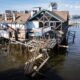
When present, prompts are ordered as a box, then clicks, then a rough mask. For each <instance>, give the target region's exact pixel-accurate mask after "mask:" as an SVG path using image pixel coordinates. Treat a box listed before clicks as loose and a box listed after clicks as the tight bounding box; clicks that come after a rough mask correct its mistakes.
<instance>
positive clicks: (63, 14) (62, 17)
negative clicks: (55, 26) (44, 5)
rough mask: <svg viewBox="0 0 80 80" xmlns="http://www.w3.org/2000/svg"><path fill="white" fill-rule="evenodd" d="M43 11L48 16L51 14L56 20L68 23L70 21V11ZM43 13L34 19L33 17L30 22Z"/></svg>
mask: <svg viewBox="0 0 80 80" xmlns="http://www.w3.org/2000/svg"><path fill="white" fill-rule="evenodd" d="M42 11H46V12H47V13H48V14H50V15H51V16H52V17H55V18H56V19H58V20H59V21H62V22H64V21H67V20H68V15H69V13H68V11H48V10H42ZM42 11H40V12H38V13H37V14H35V15H34V16H33V17H31V18H30V19H29V20H31V19H33V18H34V17H36V16H37V15H38V14H40V13H41V12H42Z"/></svg>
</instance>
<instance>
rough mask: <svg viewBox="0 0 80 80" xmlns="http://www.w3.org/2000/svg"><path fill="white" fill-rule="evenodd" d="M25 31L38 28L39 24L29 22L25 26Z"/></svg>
mask: <svg viewBox="0 0 80 80" xmlns="http://www.w3.org/2000/svg"><path fill="white" fill-rule="evenodd" d="M25 28H26V29H33V28H39V22H38V21H29V22H27V23H26V24H25Z"/></svg>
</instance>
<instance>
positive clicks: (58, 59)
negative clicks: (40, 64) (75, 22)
mask: <svg viewBox="0 0 80 80" xmlns="http://www.w3.org/2000/svg"><path fill="white" fill-rule="evenodd" d="M68 30H70V31H76V37H75V40H74V43H72V42H71V41H72V39H71V38H70V39H69V40H68V46H69V48H68V49H63V50H61V51H59V52H54V51H52V52H51V53H52V56H51V59H50V60H49V62H48V67H50V71H48V73H47V72H45V71H44V74H47V75H50V77H52V76H51V75H52V73H53V76H54V77H52V78H51V80H53V79H54V80H80V27H79V26H78V27H70V28H69V29H68ZM50 73H51V74H50Z"/></svg>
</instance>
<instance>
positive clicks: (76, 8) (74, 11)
mask: <svg viewBox="0 0 80 80" xmlns="http://www.w3.org/2000/svg"><path fill="white" fill-rule="evenodd" d="M50 2H57V4H58V10H66V11H69V12H70V14H71V15H80V0H0V12H4V11H5V10H19V11H20V10H31V9H32V7H39V6H41V7H42V8H43V9H48V7H49V3H50Z"/></svg>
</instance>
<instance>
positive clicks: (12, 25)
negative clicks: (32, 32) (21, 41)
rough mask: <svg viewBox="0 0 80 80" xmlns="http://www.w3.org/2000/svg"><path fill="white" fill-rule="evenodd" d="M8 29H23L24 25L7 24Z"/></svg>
mask: <svg viewBox="0 0 80 80" xmlns="http://www.w3.org/2000/svg"><path fill="white" fill-rule="evenodd" d="M8 25H9V26H10V27H12V28H13V29H17V28H20V29H25V25H24V24H8Z"/></svg>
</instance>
